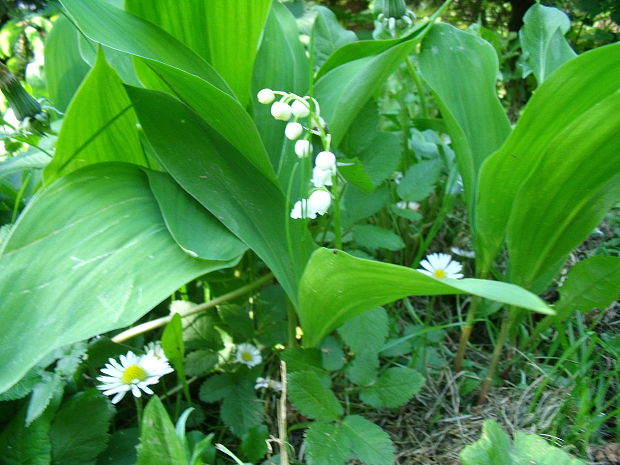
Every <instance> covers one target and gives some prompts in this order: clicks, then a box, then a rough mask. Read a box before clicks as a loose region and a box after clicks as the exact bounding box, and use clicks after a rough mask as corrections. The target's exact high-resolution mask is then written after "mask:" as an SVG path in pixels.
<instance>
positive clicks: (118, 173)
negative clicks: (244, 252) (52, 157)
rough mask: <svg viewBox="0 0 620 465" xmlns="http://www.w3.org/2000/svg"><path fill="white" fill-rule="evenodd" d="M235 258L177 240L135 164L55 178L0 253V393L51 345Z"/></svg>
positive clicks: (80, 335)
mask: <svg viewBox="0 0 620 465" xmlns="http://www.w3.org/2000/svg"><path fill="white" fill-rule="evenodd" d="M33 263H37V267H36V268H33V266H32V264H33ZM233 265H234V261H230V262H220V261H205V260H195V259H192V258H191V257H189V256H188V255H187V254H186V253H184V252H183V251H181V250H180V249H179V247H178V246H177V245H176V243H175V242H174V240H173V239H172V238H171V237H170V234H169V233H168V231H167V229H166V226H165V225H164V223H163V220H162V217H161V214H160V212H159V207H158V206H157V203H156V201H155V199H154V198H153V195H152V194H151V191H150V188H149V185H148V180H147V178H146V175H145V174H144V172H143V171H142V170H141V169H140V168H138V167H136V166H132V165H125V164H97V165H92V166H89V167H86V168H84V169H82V170H80V171H77V172H74V173H71V174H69V175H68V176H66V177H63V178H61V179H59V180H58V181H56V182H54V183H53V184H51V185H50V186H49V187H48V188H46V189H44V190H42V191H40V192H39V193H38V194H37V195H36V197H35V198H34V199H33V200H32V201H31V202H30V204H29V205H28V206H27V207H26V209H25V210H24V211H23V213H22V215H21V216H20V218H19V219H18V221H17V223H16V224H15V226H14V228H13V229H12V231H11V234H10V236H9V238H8V240H7V242H6V243H5V244H4V248H3V250H2V251H1V254H0V276H1V278H0V293H1V294H2V295H3V299H4V300H3V304H2V307H1V308H0V359H2V360H7V361H8V362H7V363H6V364H4V366H3V370H2V371H1V373H0V392H2V391H5V390H6V389H8V388H9V387H10V386H11V385H13V384H14V383H16V382H17V381H18V380H19V379H20V378H21V377H22V376H23V375H24V374H25V373H26V372H27V371H28V370H29V369H30V368H31V367H32V366H33V365H35V364H36V363H37V362H38V361H39V360H41V359H42V358H43V357H44V356H45V355H47V354H48V353H49V352H50V351H52V350H54V349H56V348H58V347H62V346H65V345H67V344H71V343H73V342H76V341H81V340H84V339H86V338H89V337H92V336H95V335H97V334H101V333H104V332H107V331H111V330H113V329H116V328H122V327H125V326H127V325H129V324H131V323H133V322H134V321H136V320H137V319H138V318H140V317H141V316H142V315H144V314H145V313H146V312H148V311H149V310H150V309H152V308H153V307H154V306H155V305H157V304H158V303H159V302H161V301H162V300H163V299H165V298H167V297H168V296H169V295H170V294H171V293H172V292H173V291H174V290H176V289H177V288H178V287H179V286H181V285H182V284H184V283H186V282H188V281H190V280H191V279H194V278H195V277H197V276H200V275H203V274H205V273H207V272H209V271H213V270H217V269H221V268H226V267H230V266H233ZM25 270H28V271H27V272H25ZM24 309H28V311H27V312H26V313H25V312H24Z"/></svg>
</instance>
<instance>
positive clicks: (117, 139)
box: [45, 52, 149, 182]
mask: <svg viewBox="0 0 620 465" xmlns="http://www.w3.org/2000/svg"><path fill="white" fill-rule="evenodd" d="M136 123H137V118H136V114H135V112H134V111H133V109H132V108H131V102H130V101H129V98H128V97H127V93H126V92H125V88H124V87H123V84H122V82H121V80H120V79H119V77H118V75H117V74H116V72H115V71H114V70H113V69H112V68H111V67H110V66H109V65H108V63H107V62H106V60H105V57H104V55H103V53H102V52H100V53H99V55H98V57H97V62H96V63H95V67H94V68H93V69H92V70H91V72H90V73H89V74H88V76H87V77H86V79H85V80H84V83H83V85H82V86H81V87H80V89H79V91H78V93H77V94H76V96H75V98H74V99H73V100H72V102H71V105H70V106H69V110H68V111H67V116H66V117H65V120H64V122H63V125H62V129H61V131H60V135H59V137H58V143H57V146H56V154H55V155H54V158H53V159H52V161H51V163H50V164H49V165H48V166H47V168H46V169H45V178H46V181H47V182H51V181H53V180H54V179H56V178H58V177H60V176H62V175H63V174H67V173H70V172H71V171H75V170H77V169H79V168H82V167H84V166H87V165H91V164H93V163H99V162H104V161H123V162H127V163H134V164H136V165H141V166H149V162H148V160H147V158H146V156H145V154H144V152H143V150H142V146H141V145H140V139H139V136H138V130H137V128H136Z"/></svg>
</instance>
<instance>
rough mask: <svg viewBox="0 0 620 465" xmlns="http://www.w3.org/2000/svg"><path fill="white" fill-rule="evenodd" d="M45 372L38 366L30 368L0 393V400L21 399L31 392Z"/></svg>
mask: <svg viewBox="0 0 620 465" xmlns="http://www.w3.org/2000/svg"><path fill="white" fill-rule="evenodd" d="M44 375H45V372H44V371H43V369H42V368H40V367H35V368H33V369H31V370H30V371H29V372H28V373H26V375H25V376H24V377H23V378H22V379H20V380H19V382H18V383H16V384H14V385H13V386H11V388H10V389H9V390H7V391H4V392H3V393H2V394H0V402H5V401H9V400H17V399H23V398H24V397H26V396H27V395H28V394H30V393H31V392H32V390H33V389H34V387H35V386H36V385H37V384H38V383H40V382H41V381H42V380H43V376H44Z"/></svg>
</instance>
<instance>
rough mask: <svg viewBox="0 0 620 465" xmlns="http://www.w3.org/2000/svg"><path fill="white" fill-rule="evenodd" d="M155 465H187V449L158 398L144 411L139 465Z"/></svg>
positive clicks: (150, 402)
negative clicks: (160, 464) (159, 464)
mask: <svg viewBox="0 0 620 465" xmlns="http://www.w3.org/2000/svg"><path fill="white" fill-rule="evenodd" d="M155 463H162V464H163V463H165V464H167V465H187V456H186V454H185V447H184V446H183V443H182V442H181V440H180V439H179V437H178V436H177V435H176V431H175V429H174V425H173V424H172V421H170V418H169V417H168V412H166V409H165V408H164V405H163V404H162V403H161V400H159V397H157V396H155V397H153V398H152V399H151V400H150V401H149V403H148V404H147V406H146V408H145V409H144V417H143V418H142V429H141V435H140V445H139V446H138V464H137V465H152V464H155Z"/></svg>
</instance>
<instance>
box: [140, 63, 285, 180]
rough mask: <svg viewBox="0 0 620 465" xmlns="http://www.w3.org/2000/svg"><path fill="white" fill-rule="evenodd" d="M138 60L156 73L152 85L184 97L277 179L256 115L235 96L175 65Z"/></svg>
mask: <svg viewBox="0 0 620 465" xmlns="http://www.w3.org/2000/svg"><path fill="white" fill-rule="evenodd" d="M135 62H136V65H138V68H139V69H140V68H142V69H148V70H149V72H150V73H151V74H152V76H154V79H151V80H149V81H148V85H149V86H150V87H152V88H153V89H155V90H162V91H164V92H167V93H169V94H171V95H174V96H175V97H176V98H178V99H179V100H181V101H182V102H183V103H185V104H186V105H187V106H188V107H190V108H191V109H192V110H194V111H195V112H196V113H197V114H198V116H200V117H201V118H202V119H204V120H205V121H206V122H207V123H208V124H209V125H210V126H212V127H213V129H215V130H216V131H217V132H218V133H219V134H220V135H222V136H223V137H224V138H225V139H226V140H227V141H228V142H229V143H230V144H232V145H233V146H234V147H235V148H236V149H237V150H239V152H241V153H242V154H244V155H245V156H246V157H247V159H248V160H249V161H250V162H251V163H253V164H254V165H255V166H256V167H257V168H258V169H259V170H261V171H262V172H263V173H264V174H265V175H266V176H268V177H270V178H274V179H275V174H274V171H273V167H272V166H271V163H270V161H269V156H268V155H267V152H266V150H265V147H264V145H263V143H262V142H261V136H260V134H259V132H258V129H257V128H256V125H255V124H254V121H253V120H252V117H251V116H250V115H249V114H248V112H247V111H246V110H245V108H244V107H242V106H241V104H239V102H238V101H237V100H236V99H235V98H234V97H232V96H230V95H229V94H227V93H225V92H222V91H221V90H219V89H218V88H216V87H214V86H213V85H211V84H210V83H209V82H207V81H205V80H204V79H201V78H199V77H197V76H194V75H192V74H189V73H186V72H184V71H181V70H179V69H176V68H173V67H171V66H167V65H165V64H162V63H158V62H155V61H149V60H143V59H139V58H137V59H136V60H135ZM272 119H273V118H272Z"/></svg>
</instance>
